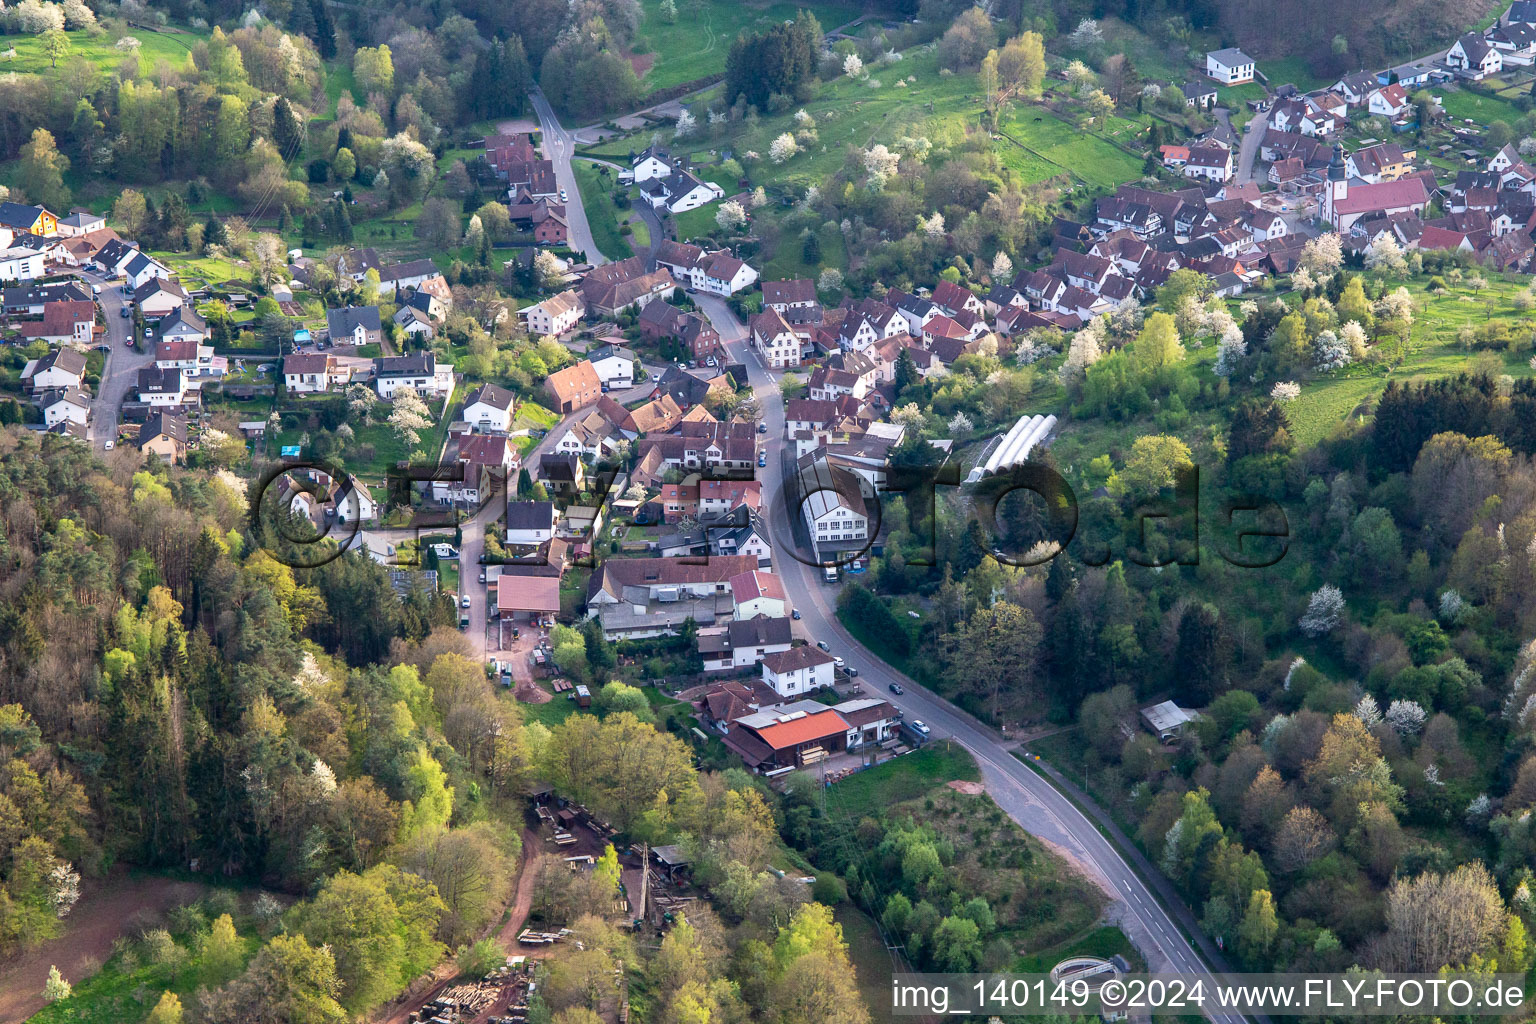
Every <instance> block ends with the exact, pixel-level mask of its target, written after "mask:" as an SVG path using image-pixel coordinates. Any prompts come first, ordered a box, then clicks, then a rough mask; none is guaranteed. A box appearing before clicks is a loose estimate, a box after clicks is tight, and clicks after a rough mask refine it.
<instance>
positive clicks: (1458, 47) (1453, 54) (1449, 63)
mask: <svg viewBox="0 0 1536 1024" xmlns="http://www.w3.org/2000/svg"><path fill="white" fill-rule="evenodd" d="M1445 66H1446V67H1448V68H1451V69H1453V70H1454V71H1455V72H1456V73H1457V74H1458V75H1459V76H1461V77H1462V78H1470V79H1472V80H1474V81H1479V80H1481V79H1484V78H1487V77H1488V76H1489V75H1496V74H1498V73H1499V72H1500V71H1503V70H1504V55H1503V53H1502V51H1500V50H1499V48H1498V47H1496V46H1493V45H1491V44H1490V43H1489V42H1488V41H1487V40H1486V39H1484V38H1483V37H1482V36H1480V35H1478V34H1477V33H1476V32H1468V33H1467V34H1466V35H1464V36H1462V37H1461V38H1460V39H1458V40H1456V41H1455V42H1454V43H1452V44H1451V48H1450V49H1449V50H1447V51H1446V54H1445Z"/></svg>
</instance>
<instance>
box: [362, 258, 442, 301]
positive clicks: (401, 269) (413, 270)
mask: <svg viewBox="0 0 1536 1024" xmlns="http://www.w3.org/2000/svg"><path fill="white" fill-rule="evenodd" d="M434 278H435V279H437V280H439V281H443V283H444V284H446V283H447V282H446V281H444V280H443V275H442V271H440V270H438V269H437V264H435V263H433V262H432V261H431V260H411V261H410V262H408V263H393V264H391V265H389V266H387V267H381V268H380V269H379V287H380V288H387V289H389V291H390V292H391V293H393V292H397V291H403V290H405V289H407V288H420V287H422V286H423V285H425V284H426V283H427V282H428V281H431V280H433V279H434Z"/></svg>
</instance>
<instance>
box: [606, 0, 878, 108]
mask: <svg viewBox="0 0 1536 1024" xmlns="http://www.w3.org/2000/svg"><path fill="white" fill-rule="evenodd" d="M640 6H641V9H642V10H643V11H644V14H645V20H644V21H643V22H642V24H641V26H640V38H639V41H638V43H637V45H636V47H635V54H636V56H637V58H638V59H639V61H640V62H642V63H644V62H649V64H650V68H649V70H648V71H646V72H645V75H644V77H643V78H642V79H641V82H642V84H643V85H644V86H645V88H646V90H647V91H648V92H655V91H656V90H658V89H667V88H670V87H672V86H674V85H681V84H682V83H684V82H692V81H694V80H696V79H700V78H707V77H709V76H711V75H721V74H724V73H725V55H726V53H727V52H728V51H729V50H730V48H731V41H732V40H733V39H735V38H736V36H737V35H738V34H739V33H741V32H756V31H760V30H762V29H765V28H767V27H769V26H770V25H775V24H778V23H780V22H785V21H792V20H794V17H795V14H796V12H797V11H799V10H802V9H804V10H809V11H810V12H811V13H812V14H814V15H816V17H817V19H818V20H820V22H821V27H822V29H823V30H827V31H830V30H831V29H834V28H836V27H837V26H839V25H842V24H845V23H847V22H849V21H852V20H853V19H854V18H857V17H858V16H859V13H860V10H861V8H860V6H859V5H858V4H855V3H831V2H826V0H818V2H814V3H774V4H758V3H736V4H716V3H701V4H695V3H693V2H692V0H682V2H681V3H679V4H678V5H677V6H678V8H679V13H678V17H677V20H676V21H675V23H673V24H670V25H669V24H667V22H666V20H665V19H664V18H663V17H662V15H661V0H641V4H640Z"/></svg>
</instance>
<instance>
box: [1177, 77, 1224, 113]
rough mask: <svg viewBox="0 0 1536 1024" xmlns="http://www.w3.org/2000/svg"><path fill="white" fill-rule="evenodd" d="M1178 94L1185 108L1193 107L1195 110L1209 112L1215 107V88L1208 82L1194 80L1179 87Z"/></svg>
mask: <svg viewBox="0 0 1536 1024" xmlns="http://www.w3.org/2000/svg"><path fill="white" fill-rule="evenodd" d="M1179 92H1180V93H1181V94H1182V95H1183V97H1184V105H1185V106H1186V107H1194V108H1196V109H1197V110H1211V109H1212V108H1214V107H1215V106H1216V99H1217V95H1218V94H1217V92H1216V87H1215V86H1213V85H1211V83H1210V82H1209V81H1201V80H1199V79H1195V80H1192V81H1188V82H1185V83H1184V84H1183V85H1181V86H1179Z"/></svg>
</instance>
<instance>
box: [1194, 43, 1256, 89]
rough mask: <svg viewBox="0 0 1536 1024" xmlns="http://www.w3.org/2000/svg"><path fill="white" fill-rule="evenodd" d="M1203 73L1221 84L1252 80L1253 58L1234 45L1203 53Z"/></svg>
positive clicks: (1234, 83) (1235, 83)
mask: <svg viewBox="0 0 1536 1024" xmlns="http://www.w3.org/2000/svg"><path fill="white" fill-rule="evenodd" d="M1205 73H1206V75H1207V76H1208V77H1210V78H1212V79H1215V80H1216V81H1218V82H1220V83H1221V84H1222V85H1237V84H1238V83H1239V82H1251V81H1253V58H1252V57H1250V56H1248V55H1247V54H1246V53H1244V52H1243V51H1242V50H1239V49H1238V48H1237V47H1235V46H1229V47H1227V48H1226V49H1225V50H1212V51H1211V52H1209V53H1207V54H1206V55H1205Z"/></svg>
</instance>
